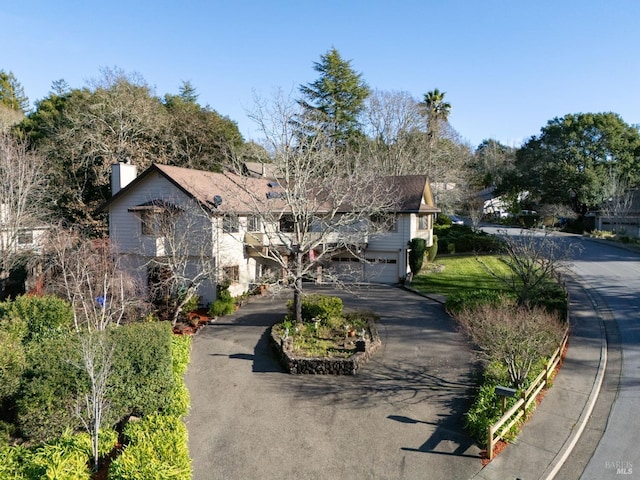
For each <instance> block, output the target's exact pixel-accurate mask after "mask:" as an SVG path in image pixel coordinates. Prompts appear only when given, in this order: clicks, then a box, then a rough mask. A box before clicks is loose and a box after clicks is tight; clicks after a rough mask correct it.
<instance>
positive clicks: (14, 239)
mask: <svg viewBox="0 0 640 480" xmlns="http://www.w3.org/2000/svg"><path fill="white" fill-rule="evenodd" d="M0 178H1V179H2V181H1V182H0V278H5V277H6V275H8V274H9V272H10V271H11V269H12V268H14V267H15V266H16V265H17V264H18V262H19V261H20V260H21V258H22V257H23V255H24V254H25V253H27V252H26V250H25V247H27V248H29V247H32V246H33V244H34V240H37V239H35V238H33V236H34V235H35V234H34V228H35V227H38V226H41V222H42V219H43V217H44V189H45V185H46V179H45V175H44V162H43V160H42V158H41V157H39V156H38V155H37V154H35V153H33V152H30V151H28V150H27V146H26V145H25V144H24V143H22V142H19V141H17V140H16V139H15V138H14V137H12V136H11V135H10V134H7V133H0ZM25 235H26V236H28V237H29V238H28V239H25V238H24V237H25ZM27 240H30V241H27Z"/></svg>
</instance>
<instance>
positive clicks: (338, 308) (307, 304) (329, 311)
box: [287, 294, 344, 322]
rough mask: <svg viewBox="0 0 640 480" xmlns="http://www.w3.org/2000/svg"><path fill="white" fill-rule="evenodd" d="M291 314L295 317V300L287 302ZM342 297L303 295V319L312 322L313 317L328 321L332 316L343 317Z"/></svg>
mask: <svg viewBox="0 0 640 480" xmlns="http://www.w3.org/2000/svg"><path fill="white" fill-rule="evenodd" d="M287 308H288V309H289V315H290V317H291V318H293V317H294V312H293V300H289V301H288V302H287ZM343 308H344V307H343V304H342V299H340V298H339V297H330V296H328V295H320V294H313V295H305V296H303V297H302V320H303V321H305V322H311V321H313V319H316V320H320V321H325V322H326V321H327V320H329V319H330V318H332V317H342V313H343Z"/></svg>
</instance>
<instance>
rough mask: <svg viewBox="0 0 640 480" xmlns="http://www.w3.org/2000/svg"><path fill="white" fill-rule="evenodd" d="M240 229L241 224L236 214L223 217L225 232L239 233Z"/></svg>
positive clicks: (223, 229)
mask: <svg viewBox="0 0 640 480" xmlns="http://www.w3.org/2000/svg"><path fill="white" fill-rule="evenodd" d="M239 230H240V225H239V222H238V217H237V216H236V215H225V216H224V217H222V231H223V232H224V233H237V232H238V231H239Z"/></svg>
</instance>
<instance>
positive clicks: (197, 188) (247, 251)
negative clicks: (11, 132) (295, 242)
mask: <svg viewBox="0 0 640 480" xmlns="http://www.w3.org/2000/svg"><path fill="white" fill-rule="evenodd" d="M380 182H383V183H384V184H386V185H389V187H390V188H393V189H394V192H395V196H396V201H395V203H394V204H395V205H396V207H395V211H394V212H390V213H391V216H392V218H393V221H392V222H391V223H390V224H389V227H388V228H387V229H386V231H384V232H380V233H376V234H375V235H365V234H364V233H362V232H358V231H355V232H354V228H351V231H350V232H347V231H346V230H343V233H341V232H340V231H336V232H332V235H333V237H327V238H325V239H324V240H322V241H324V242H325V244H322V242H320V243H318V244H317V245H314V249H313V250H311V251H310V252H309V254H308V255H309V257H310V260H311V261H313V260H314V259H315V255H316V252H317V255H318V258H320V257H321V254H322V252H326V251H328V250H327V249H326V248H324V247H326V246H327V243H328V242H332V243H333V244H334V245H337V244H339V243H340V242H341V241H342V244H343V245H345V246H346V248H342V249H336V250H335V251H332V254H331V255H330V256H329V257H327V256H325V257H322V258H323V260H322V262H320V261H318V268H317V273H318V275H317V276H316V275H314V279H315V280H316V281H330V280H331V279H332V278H338V277H342V279H347V280H349V281H357V282H376V283H389V284H393V283H397V282H399V281H400V280H401V279H402V278H404V277H405V276H406V275H407V273H408V272H409V266H408V244H409V241H410V240H411V239H412V238H414V237H421V238H424V239H426V240H427V245H431V244H432V243H433V220H434V215H435V214H436V213H437V212H438V211H439V209H438V208H436V206H435V204H434V201H433V196H432V194H431V190H430V187H429V181H428V179H427V177H426V176H419V175H417V176H401V177H384V178H381V179H380ZM248 191H250V192H251V193H252V195H251V196H249V195H248V193H247V192H248ZM112 195H113V196H112V198H111V199H110V200H109V201H108V202H107V203H106V204H105V205H104V206H103V209H104V210H106V211H108V214H109V233H110V239H111V243H112V244H113V245H114V248H115V249H116V252H117V253H118V255H119V256H120V258H121V260H122V261H123V264H124V265H125V266H126V268H127V269H128V270H130V271H131V272H132V273H134V272H135V274H136V275H137V276H138V278H139V280H140V282H142V283H148V282H149V281H150V280H151V279H152V277H153V272H152V271H151V268H150V265H151V262H150V260H152V259H154V258H160V257H162V256H165V255H169V254H171V252H175V251H176V249H177V248H178V247H177V244H176V242H177V241H178V240H180V241H182V242H183V244H188V250H189V254H188V257H189V261H188V263H189V265H187V266H186V270H190V271H191V272H192V273H193V272H197V271H205V270H206V269H205V268H204V265H203V262H209V261H210V262H211V264H213V265H215V269H214V270H211V272H212V273H211V275H210V278H207V281H206V282H203V284H202V286H201V288H200V289H199V294H200V296H201V298H202V301H203V302H204V303H206V302H210V301H212V300H213V299H214V298H215V286H216V283H217V282H218V281H220V280H222V279H224V280H226V281H227V282H230V291H231V293H232V295H239V294H241V293H243V292H245V291H247V289H248V288H250V286H251V285H252V284H255V283H257V282H259V281H260V279H262V278H264V277H267V276H269V277H271V278H272V279H276V280H277V279H278V277H279V276H280V275H281V271H280V270H279V267H278V265H277V264H276V263H275V262H273V260H271V259H270V258H269V255H268V253H269V251H273V250H270V249H282V248H284V247H285V246H286V245H285V244H286V242H287V238H288V237H287V235H289V234H288V228H289V225H288V224H287V218H288V217H287V212H286V211H284V206H283V204H282V202H280V203H278V202H279V196H280V192H279V184H278V182H277V181H274V180H273V179H269V178H268V177H266V176H265V177H263V176H261V175H249V176H241V175H237V174H234V173H229V172H227V173H214V172H207V171H198V170H192V169H187V168H181V167H173V166H167V165H158V164H154V165H152V166H151V167H149V168H148V169H147V170H145V171H144V172H142V173H141V174H140V175H136V169H135V166H133V165H130V164H125V163H119V164H116V165H114V166H113V168H112ZM256 199H261V200H260V201H263V202H265V205H267V204H269V205H270V208H271V209H272V210H273V211H276V212H277V213H279V215H277V216H273V217H268V218H267V217H266V216H258V215H256V209H255V205H254V203H255V201H256ZM278 209H280V210H279V211H278ZM168 217H172V218H176V219H178V218H179V219H180V220H179V222H182V224H181V225H182V227H180V228H182V230H181V231H178V232H177V233H178V234H177V235H176V236H175V238H168V237H167V236H166V235H165V234H164V233H163V232H162V229H161V228H159V226H160V225H161V224H162V219H163V218H168ZM313 228H316V229H319V228H321V227H319V226H318V225H316V226H312V229H313ZM356 230H357V229H356ZM311 231H313V230H311ZM317 231H319V230H317ZM341 235H344V236H347V235H349V236H350V240H349V242H344V238H339V237H340V236H341ZM318 238H321V237H320V235H319V234H318ZM288 247H289V248H291V245H288ZM156 273H157V272H156Z"/></svg>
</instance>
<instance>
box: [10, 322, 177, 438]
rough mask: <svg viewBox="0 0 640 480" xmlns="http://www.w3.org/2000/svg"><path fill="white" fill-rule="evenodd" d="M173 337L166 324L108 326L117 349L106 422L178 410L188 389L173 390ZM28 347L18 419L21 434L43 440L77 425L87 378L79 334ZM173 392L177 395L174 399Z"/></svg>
mask: <svg viewBox="0 0 640 480" xmlns="http://www.w3.org/2000/svg"><path fill="white" fill-rule="evenodd" d="M172 338H173V334H172V330H171V324H170V323H169V322H158V323H137V324H130V325H124V326H117V327H113V328H111V329H110V331H109V341H110V342H112V344H113V345H114V348H115V350H114V353H113V358H112V362H113V365H112V370H111V377H110V387H109V392H108V394H107V395H108V399H109V406H110V408H109V409H108V411H107V412H106V417H105V419H104V420H105V424H106V425H114V424H115V423H117V422H119V421H120V420H121V419H123V418H125V417H126V416H128V415H130V414H136V415H138V416H141V415H146V414H151V413H156V412H162V411H165V410H168V411H175V412H178V411H182V410H183V409H184V407H183V406H182V407H181V406H180V405H184V402H185V395H187V397H186V401H187V404H188V392H184V391H183V390H182V389H181V388H179V387H178V388H176V381H177V377H175V376H174V374H173V372H172V353H171V351H172V349H171V345H172ZM31 345H32V346H31V347H30V348H29V349H28V355H27V359H28V360H27V368H26V370H25V373H24V375H23V377H22V383H21V388H20V390H19V391H18V392H17V393H16V404H17V420H18V425H19V428H20V430H21V432H22V434H23V435H24V436H26V437H28V438H30V439H32V440H36V441H45V440H47V439H49V438H52V437H55V436H58V435H60V434H61V433H62V432H63V431H64V430H65V429H66V428H72V429H77V428H79V424H78V419H77V418H76V416H75V415H74V413H73V412H74V410H75V406H76V399H77V398H80V396H81V395H82V394H83V393H84V392H86V391H88V378H87V375H86V373H85V372H84V371H83V369H82V367H81V365H82V361H81V355H80V351H81V349H80V342H79V337H78V336H77V335H68V336H65V337H60V338H50V339H44V340H42V341H41V342H39V343H38V344H31ZM174 393H175V394H178V395H180V397H179V398H174V397H173V394H174Z"/></svg>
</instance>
